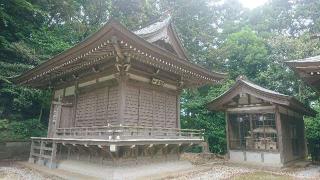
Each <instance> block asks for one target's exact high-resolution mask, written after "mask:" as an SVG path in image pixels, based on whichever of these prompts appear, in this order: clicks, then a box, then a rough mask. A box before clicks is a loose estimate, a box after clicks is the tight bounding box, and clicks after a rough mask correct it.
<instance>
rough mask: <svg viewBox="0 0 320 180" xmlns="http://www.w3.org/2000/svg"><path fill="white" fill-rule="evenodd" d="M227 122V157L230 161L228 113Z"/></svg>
mask: <svg viewBox="0 0 320 180" xmlns="http://www.w3.org/2000/svg"><path fill="white" fill-rule="evenodd" d="M225 119H226V120H225V121H226V141H227V157H228V159H230V152H229V150H230V137H229V118H228V112H227V111H226V112H225Z"/></svg>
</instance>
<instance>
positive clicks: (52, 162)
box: [48, 142, 57, 169]
mask: <svg viewBox="0 0 320 180" xmlns="http://www.w3.org/2000/svg"><path fill="white" fill-rule="evenodd" d="M48 166H49V168H50V169H53V168H56V167H57V143H55V142H52V149H51V158H50V160H49V164H48Z"/></svg>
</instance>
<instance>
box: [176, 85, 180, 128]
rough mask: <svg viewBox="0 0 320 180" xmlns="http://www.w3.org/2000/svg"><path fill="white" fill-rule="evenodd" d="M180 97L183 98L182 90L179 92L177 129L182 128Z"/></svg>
mask: <svg viewBox="0 0 320 180" xmlns="http://www.w3.org/2000/svg"><path fill="white" fill-rule="evenodd" d="M180 96H181V90H179V91H178V94H177V105H176V106H177V128H178V129H180V128H181V123H180Z"/></svg>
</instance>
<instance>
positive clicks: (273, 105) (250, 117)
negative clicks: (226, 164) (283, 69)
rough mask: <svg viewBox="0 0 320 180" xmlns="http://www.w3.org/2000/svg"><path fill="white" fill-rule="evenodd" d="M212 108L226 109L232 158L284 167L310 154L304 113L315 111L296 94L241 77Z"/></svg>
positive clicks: (228, 140)
mask: <svg viewBox="0 0 320 180" xmlns="http://www.w3.org/2000/svg"><path fill="white" fill-rule="evenodd" d="M208 108H209V110H214V111H225V114H226V131H227V146H228V147H227V148H228V157H229V159H230V161H233V162H245V163H252V164H261V165H266V166H278V167H281V166H285V165H286V164H288V163H290V162H293V161H295V160H299V159H303V158H304V157H305V156H306V141H305V133H304V121H303V116H304V115H308V116H314V115H315V111H314V110H312V109H311V108H309V107H306V106H304V105H303V104H302V103H301V102H299V101H298V100H296V99H295V98H293V97H290V96H287V95H284V94H280V93H278V92H274V91H271V90H268V89H265V88H263V87H261V86H258V85H256V84H253V83H252V82H250V81H248V80H246V78H244V77H241V76H240V77H239V78H238V79H237V81H236V83H235V84H234V85H233V86H232V87H231V88H230V89H229V90H228V91H226V92H225V93H223V94H222V95H221V96H219V97H218V98H216V99H214V100H213V101H212V102H210V103H209V104H208Z"/></svg>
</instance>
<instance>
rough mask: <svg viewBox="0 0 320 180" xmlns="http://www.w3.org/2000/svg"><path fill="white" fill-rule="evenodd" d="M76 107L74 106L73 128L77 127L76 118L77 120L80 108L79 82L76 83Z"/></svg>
mask: <svg viewBox="0 0 320 180" xmlns="http://www.w3.org/2000/svg"><path fill="white" fill-rule="evenodd" d="M74 86H75V88H74V105H73V119H72V127H76V118H77V106H78V96H79V82H78V80H76V81H75V84H74Z"/></svg>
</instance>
